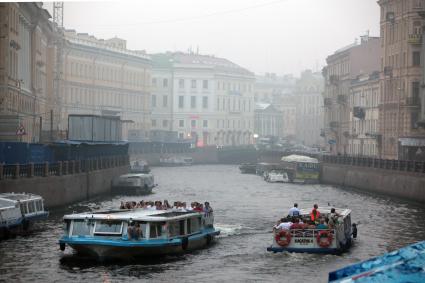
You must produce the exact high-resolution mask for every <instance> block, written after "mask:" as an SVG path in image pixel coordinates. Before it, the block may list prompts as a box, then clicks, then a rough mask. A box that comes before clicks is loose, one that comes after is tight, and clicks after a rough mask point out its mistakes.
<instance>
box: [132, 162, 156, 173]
mask: <svg viewBox="0 0 425 283" xmlns="http://www.w3.org/2000/svg"><path fill="white" fill-rule="evenodd" d="M150 172H151V169H150V168H149V165H148V163H147V162H146V161H144V160H136V161H133V162H131V163H130V173H144V174H148V173H150Z"/></svg>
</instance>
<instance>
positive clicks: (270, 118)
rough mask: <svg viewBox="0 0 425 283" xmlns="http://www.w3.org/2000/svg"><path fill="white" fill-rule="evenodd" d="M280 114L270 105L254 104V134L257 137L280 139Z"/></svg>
mask: <svg viewBox="0 0 425 283" xmlns="http://www.w3.org/2000/svg"><path fill="white" fill-rule="evenodd" d="M282 123H283V115H282V112H280V111H279V110H277V109H276V108H274V107H273V105H271V104H270V103H259V102H257V103H255V117H254V133H255V134H257V135H258V136H259V137H281V136H282V131H283V126H282Z"/></svg>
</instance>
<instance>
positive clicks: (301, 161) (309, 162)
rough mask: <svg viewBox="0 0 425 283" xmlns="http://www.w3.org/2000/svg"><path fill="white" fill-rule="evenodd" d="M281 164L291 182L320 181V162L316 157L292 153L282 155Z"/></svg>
mask: <svg viewBox="0 0 425 283" xmlns="http://www.w3.org/2000/svg"><path fill="white" fill-rule="evenodd" d="M281 164H282V167H283V169H284V171H285V172H287V174H288V177H289V180H290V182H295V183H309V184H311V183H318V182H319V171H320V163H319V160H318V159H316V158H312V157H308V156H304V155H296V154H292V155H288V156H284V157H282V159H281Z"/></svg>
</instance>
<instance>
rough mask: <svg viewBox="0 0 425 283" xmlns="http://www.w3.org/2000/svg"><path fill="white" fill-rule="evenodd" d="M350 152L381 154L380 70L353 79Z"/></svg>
mask: <svg viewBox="0 0 425 283" xmlns="http://www.w3.org/2000/svg"><path fill="white" fill-rule="evenodd" d="M349 109H350V110H349V111H350V123H349V131H350V134H349V137H348V154H349V155H358V156H368V157H380V156H381V154H380V153H381V152H380V150H381V135H380V134H379V120H378V119H379V72H378V71H376V72H374V73H372V74H370V75H360V76H358V77H357V78H356V79H355V80H353V81H352V83H351V87H350V95H349Z"/></svg>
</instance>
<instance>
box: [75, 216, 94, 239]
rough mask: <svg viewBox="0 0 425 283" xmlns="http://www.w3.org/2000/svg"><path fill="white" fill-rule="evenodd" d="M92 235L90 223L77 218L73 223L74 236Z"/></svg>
mask: <svg viewBox="0 0 425 283" xmlns="http://www.w3.org/2000/svg"><path fill="white" fill-rule="evenodd" d="M88 235H90V223H89V222H88V221H85V220H84V219H75V220H74V221H73V224H72V236H88Z"/></svg>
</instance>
